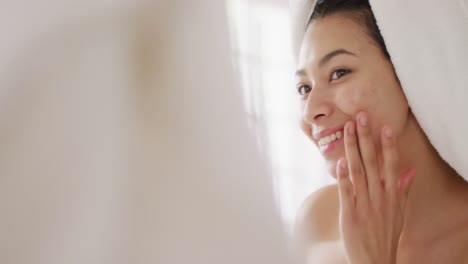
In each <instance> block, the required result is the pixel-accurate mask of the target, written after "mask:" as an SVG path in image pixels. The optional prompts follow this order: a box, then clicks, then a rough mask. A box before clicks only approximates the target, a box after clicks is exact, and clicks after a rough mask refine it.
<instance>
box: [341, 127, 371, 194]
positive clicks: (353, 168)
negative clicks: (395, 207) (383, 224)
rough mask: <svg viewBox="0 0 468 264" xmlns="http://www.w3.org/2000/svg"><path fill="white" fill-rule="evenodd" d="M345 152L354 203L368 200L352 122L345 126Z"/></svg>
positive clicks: (365, 180) (365, 181)
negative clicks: (354, 196) (353, 191)
mask: <svg viewBox="0 0 468 264" xmlns="http://www.w3.org/2000/svg"><path fill="white" fill-rule="evenodd" d="M344 134H345V138H344V141H345V152H346V157H347V159H348V167H349V174H350V176H351V181H352V183H353V186H354V190H355V193H356V203H360V202H361V201H365V200H367V199H369V194H368V189H367V179H366V175H365V172H364V167H363V165H362V162H361V155H360V154H359V145H358V141H357V137H356V127H355V123H354V122H353V121H350V122H348V123H346V125H345V133H344Z"/></svg>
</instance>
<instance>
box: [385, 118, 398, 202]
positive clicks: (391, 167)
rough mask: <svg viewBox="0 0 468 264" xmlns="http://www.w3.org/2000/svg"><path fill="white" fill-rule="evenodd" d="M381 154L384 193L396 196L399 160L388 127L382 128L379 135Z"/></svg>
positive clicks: (393, 139) (392, 136) (393, 138)
mask: <svg viewBox="0 0 468 264" xmlns="http://www.w3.org/2000/svg"><path fill="white" fill-rule="evenodd" d="M381 140H382V152H383V160H384V162H383V176H384V180H385V191H386V192H388V193H392V194H397V191H398V176H399V174H400V171H399V160H398V152H397V147H396V144H395V135H394V134H393V131H392V129H391V128H390V127H389V126H384V127H383V129H382V133H381Z"/></svg>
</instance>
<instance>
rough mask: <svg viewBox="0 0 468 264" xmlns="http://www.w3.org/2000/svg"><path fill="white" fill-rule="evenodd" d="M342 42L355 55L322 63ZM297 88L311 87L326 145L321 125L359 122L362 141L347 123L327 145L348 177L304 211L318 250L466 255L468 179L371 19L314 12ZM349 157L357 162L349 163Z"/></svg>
mask: <svg viewBox="0 0 468 264" xmlns="http://www.w3.org/2000/svg"><path fill="white" fill-rule="evenodd" d="M338 49H345V50H347V51H349V52H351V53H353V54H354V55H347V54H340V55H337V56H334V57H333V58H331V59H330V61H329V62H328V63H326V64H324V65H319V61H320V60H321V59H322V58H323V57H324V56H325V55H326V54H328V53H329V52H331V51H334V50H338ZM340 69H344V70H345V71H343V70H340ZM337 70H338V71H337ZM297 88H298V89H299V91H302V92H303V95H301V110H302V113H303V115H302V119H301V128H302V130H303V131H304V133H305V134H306V135H307V136H308V137H309V138H310V140H311V141H312V142H313V143H314V144H315V145H317V147H319V146H318V140H317V139H315V138H313V136H312V135H313V134H314V133H316V132H318V131H321V130H323V129H327V128H330V127H336V126H339V127H341V126H343V127H344V126H345V125H347V126H354V128H355V129H356V133H355V134H354V137H355V142H356V144H352V143H350V142H353V140H352V137H349V135H348V134H346V133H345V139H344V140H342V141H341V142H340V143H339V144H337V145H336V147H335V148H334V149H333V150H332V151H330V152H328V153H323V157H324V159H325V162H326V163H327V167H328V170H329V173H330V175H332V176H333V177H334V178H337V179H338V182H339V184H334V185H331V186H327V187H325V188H323V189H321V190H318V191H317V192H315V193H313V194H312V195H311V196H310V197H309V198H308V199H307V200H306V201H305V202H304V205H303V207H302V209H301V211H300V213H299V215H298V219H297V231H298V234H299V237H301V239H302V241H303V242H304V244H305V248H306V249H307V255H308V257H309V259H311V261H315V262H314V263H330V264H331V263H467V262H468V254H467V253H466V252H467V250H468V210H466V209H467V208H468V184H467V182H465V181H464V180H463V179H462V178H461V177H460V176H459V175H458V174H457V173H456V172H455V171H454V170H453V169H452V168H451V167H450V166H448V165H447V164H446V163H445V162H444V161H443V160H442V159H441V158H440V156H439V155H438V154H437V152H436V151H435V150H434V148H433V147H432V145H431V144H430V142H429V141H428V139H427V137H426V136H425V134H424V132H423V131H422V129H421V128H420V126H419V124H418V123H417V120H416V118H415V117H414V115H413V114H412V113H411V110H410V108H409V106H408V102H407V100H406V98H405V95H404V93H403V90H402V88H401V85H400V83H399V82H398V79H397V78H396V76H395V72H394V69H393V66H392V64H391V62H390V61H389V60H388V59H387V58H385V56H384V55H383V52H382V51H381V49H380V48H379V47H378V45H377V44H375V43H374V42H373V41H372V39H371V38H370V37H369V36H368V35H367V34H366V32H365V29H364V28H363V27H362V26H361V25H360V24H358V23H356V22H355V21H354V20H352V19H350V18H348V17H346V15H343V14H339V13H338V14H334V15H329V16H327V17H324V18H319V19H318V20H315V21H313V22H312V23H311V24H310V25H309V26H308V29H307V32H306V34H305V37H304V39H303V42H302V47H301V51H300V56H299V61H298V71H297ZM361 116H365V117H367V121H368V122H367V126H366V127H365V130H363V129H361V128H363V127H361V128H360V126H359V122H356V120H357V119H359V117H361ZM384 128H390V129H391V130H392V138H391V140H390V141H391V144H390V143H389V142H388V141H387V143H389V144H386V143H385V142H386V141H385V137H384V136H383V134H382V133H383V129H384ZM352 153H354V154H352ZM384 153H387V154H386V155H385V154H384ZM389 153H391V154H389ZM343 158H346V160H347V162H346V164H347V165H348V166H347V169H346V170H341V171H340V169H339V166H338V164H339V163H340V162H339V161H340V160H342V159H343ZM342 162H343V161H342ZM378 179H380V180H378ZM388 186H391V188H389V187H388ZM399 187H400V188H399ZM359 201H361V202H359ZM397 209H398V210H397ZM359 216H360V217H359ZM381 216H385V217H381ZM352 230H355V231H352ZM353 232H354V233H353ZM369 241H372V243H369ZM364 249H365V250H364ZM311 263H312V262H311Z"/></svg>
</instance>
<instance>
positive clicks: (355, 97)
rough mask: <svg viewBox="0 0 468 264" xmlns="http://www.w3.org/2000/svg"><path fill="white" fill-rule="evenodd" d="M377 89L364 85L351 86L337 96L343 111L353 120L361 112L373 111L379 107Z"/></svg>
mask: <svg viewBox="0 0 468 264" xmlns="http://www.w3.org/2000/svg"><path fill="white" fill-rule="evenodd" d="M379 101H380V99H379V96H377V92H376V88H375V87H366V86H362V85H359V84H357V85H350V86H349V87H346V88H344V89H342V90H341V91H340V92H339V93H338V96H337V102H338V105H339V106H340V108H341V110H342V111H343V112H345V113H346V114H348V115H350V116H352V117H353V118H354V117H355V116H356V114H357V113H358V112H359V111H360V110H367V111H369V112H370V111H372V110H374V109H376V108H377V106H378V105H379Z"/></svg>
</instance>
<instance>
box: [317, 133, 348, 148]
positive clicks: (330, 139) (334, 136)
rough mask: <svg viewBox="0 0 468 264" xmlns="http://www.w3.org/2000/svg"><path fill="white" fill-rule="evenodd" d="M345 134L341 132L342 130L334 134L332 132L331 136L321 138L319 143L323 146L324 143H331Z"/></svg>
mask: <svg viewBox="0 0 468 264" xmlns="http://www.w3.org/2000/svg"><path fill="white" fill-rule="evenodd" d="M342 136H343V134H342V133H341V131H338V132H336V133H334V134H331V135H329V136H326V137H324V138H322V139H320V140H319V145H321V146H323V145H327V144H329V143H330V142H333V141H335V140H337V139H340V138H341V137H342Z"/></svg>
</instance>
